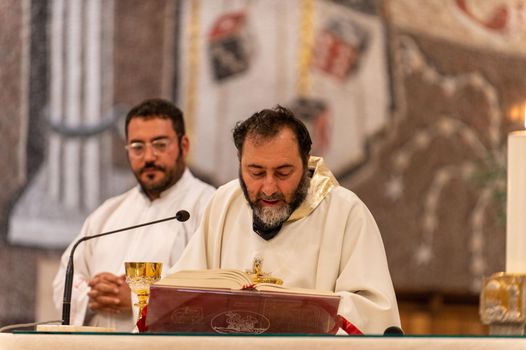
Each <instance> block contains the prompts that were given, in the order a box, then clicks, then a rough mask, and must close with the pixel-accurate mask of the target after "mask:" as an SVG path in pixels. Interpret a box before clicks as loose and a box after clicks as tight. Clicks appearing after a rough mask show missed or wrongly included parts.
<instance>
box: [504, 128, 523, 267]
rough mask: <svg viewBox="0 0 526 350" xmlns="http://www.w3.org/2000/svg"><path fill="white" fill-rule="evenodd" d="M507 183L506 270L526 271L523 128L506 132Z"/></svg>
mask: <svg viewBox="0 0 526 350" xmlns="http://www.w3.org/2000/svg"><path fill="white" fill-rule="evenodd" d="M525 127H526V119H525ZM507 187H508V208H507V214H506V221H507V224H506V272H508V273H526V131H514V132H511V133H510V134H509V135H508V184H507Z"/></svg>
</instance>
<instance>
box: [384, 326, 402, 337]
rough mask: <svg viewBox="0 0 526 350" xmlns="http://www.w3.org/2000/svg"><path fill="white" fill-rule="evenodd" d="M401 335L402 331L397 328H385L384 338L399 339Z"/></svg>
mask: <svg viewBox="0 0 526 350" xmlns="http://www.w3.org/2000/svg"><path fill="white" fill-rule="evenodd" d="M403 335H404V331H402V328H400V327H397V326H391V327H387V328H386V329H385V331H384V336H388V337H401V336H403Z"/></svg>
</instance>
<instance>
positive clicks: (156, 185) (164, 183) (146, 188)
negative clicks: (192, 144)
mask: <svg viewBox="0 0 526 350" xmlns="http://www.w3.org/2000/svg"><path fill="white" fill-rule="evenodd" d="M148 168H152V169H157V170H159V171H162V172H163V173H164V178H162V179H160V180H159V181H157V182H152V183H148V182H145V181H142V180H141V178H140V174H141V173H142V172H144V171H145V170H146V169H148ZM185 169H186V165H185V162H184V158H183V156H182V153H180V154H179V157H178V158H177V160H176V163H175V166H174V167H173V168H166V167H165V166H164V165H161V164H155V163H154V162H152V163H146V164H145V165H144V167H143V168H141V169H139V171H138V173H136V174H135V177H136V179H137V181H138V182H139V184H140V185H141V188H142V190H143V192H144V193H146V194H148V195H150V196H153V197H158V196H160V194H161V193H162V192H164V191H166V190H167V189H169V188H170V187H172V186H173V185H174V184H175V183H177V181H179V179H180V178H181V177H182V176H183V173H184V171H185Z"/></svg>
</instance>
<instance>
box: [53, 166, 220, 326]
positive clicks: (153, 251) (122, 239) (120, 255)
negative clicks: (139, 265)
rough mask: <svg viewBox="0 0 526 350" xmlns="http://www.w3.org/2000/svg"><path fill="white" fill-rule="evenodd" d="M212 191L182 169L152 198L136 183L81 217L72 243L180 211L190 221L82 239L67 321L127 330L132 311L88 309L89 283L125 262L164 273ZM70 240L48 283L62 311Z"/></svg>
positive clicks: (115, 271) (116, 271)
mask: <svg viewBox="0 0 526 350" xmlns="http://www.w3.org/2000/svg"><path fill="white" fill-rule="evenodd" d="M213 193H214V188H213V187H212V186H210V185H207V184H205V183H204V182H202V181H200V180H198V179H197V178H195V177H194V176H193V175H192V174H191V172H190V171H189V170H188V169H186V170H185V172H184V174H183V176H182V177H181V179H179V181H178V182H177V183H176V184H175V185H174V186H172V187H170V188H169V189H168V190H166V191H164V192H162V193H161V196H160V198H158V199H156V200H154V201H150V200H149V199H148V197H147V196H146V195H145V194H144V193H143V192H142V190H141V188H140V186H139V185H137V186H136V187H134V188H133V189H131V190H129V191H128V192H126V193H124V194H122V195H119V196H116V197H113V198H110V199H108V200H107V201H105V202H104V203H103V204H102V205H101V206H100V207H99V208H97V209H96V210H95V211H94V212H93V213H92V214H91V215H90V216H89V217H88V218H87V219H86V221H85V222H84V225H83V227H82V230H81V233H80V235H79V236H78V237H77V238H75V240H74V241H73V243H74V242H76V241H77V240H78V239H79V238H81V237H82V236H85V235H95V234H99V233H102V232H107V231H112V230H116V229H120V228H123V227H128V226H132V225H137V224H142V223H146V222H149V221H154V220H159V219H164V218H168V217H172V216H174V215H175V214H176V212H177V211H178V210H181V209H184V210H186V211H188V212H189V213H190V219H188V221H186V222H183V223H182V222H179V221H177V220H172V221H167V222H162V223H158V224H154V225H150V226H145V227H141V228H137V229H133V230H129V231H124V232H119V233H116V234H113V235H108V236H104V237H100V238H95V239H92V240H89V241H85V242H83V243H81V244H80V245H79V246H78V247H77V249H76V251H75V256H74V271H75V274H74V279H73V292H72V298H71V317H70V324H72V325H90V326H100V327H114V328H116V329H117V330H118V331H126V332H128V331H131V330H133V328H134V326H135V318H136V315H132V312H131V311H130V312H125V313H122V314H116V315H112V314H108V313H100V312H97V313H93V312H91V311H89V310H88V296H87V292H88V291H89V289H90V288H89V287H88V285H87V283H88V281H89V280H90V279H91V278H93V277H94V276H95V275H96V274H98V273H101V272H111V273H113V274H115V275H118V276H120V275H123V274H124V262H125V261H152V262H162V263H163V270H164V271H163V272H166V271H167V270H168V269H169V268H170V267H171V266H172V265H174V264H175V262H177V260H178V259H179V257H180V255H181V253H182V251H183V249H184V247H185V246H186V245H187V243H188V241H189V240H190V237H191V236H192V235H193V233H194V232H195V231H196V229H197V227H198V225H199V222H200V220H201V217H202V215H203V212H204V210H205V208H206V205H207V203H208V201H209V200H210V197H211V196H212V194H213ZM73 243H72V244H71V245H70V246H69V247H68V248H67V249H66V251H65V252H64V254H63V256H62V259H61V264H60V269H59V271H58V273H57V275H56V277H55V280H54V281H53V290H54V295H53V296H54V301H55V305H56V307H57V308H58V310H62V298H63V293H64V276H65V270H66V266H67V262H68V258H69V253H70V251H71V248H72V245H73Z"/></svg>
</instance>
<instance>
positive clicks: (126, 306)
mask: <svg viewBox="0 0 526 350" xmlns="http://www.w3.org/2000/svg"><path fill="white" fill-rule="evenodd" d="M125 279H126V277H125V276H124V275H122V276H116V275H114V274H112V273H109V272H102V273H99V274H97V275H95V277H93V278H92V279H91V280H90V281H89V283H88V286H89V287H90V288H91V290H90V291H89V292H88V296H89V304H88V306H89V308H90V309H91V310H93V311H99V312H108V313H112V314H118V313H121V312H123V311H128V310H131V292H130V288H129V287H128V285H127V284H126V282H125Z"/></svg>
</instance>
